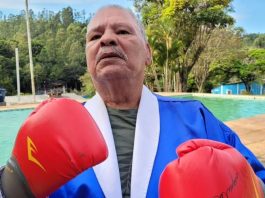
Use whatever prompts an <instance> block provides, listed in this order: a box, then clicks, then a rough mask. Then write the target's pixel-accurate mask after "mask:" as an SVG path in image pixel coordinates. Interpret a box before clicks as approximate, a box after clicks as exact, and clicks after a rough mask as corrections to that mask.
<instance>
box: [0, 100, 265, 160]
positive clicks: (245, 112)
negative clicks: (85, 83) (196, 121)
mask: <svg viewBox="0 0 265 198" xmlns="http://www.w3.org/2000/svg"><path fill="white" fill-rule="evenodd" d="M185 98H186V97H185ZM189 98H191V99H197V100H200V101H201V102H202V103H203V104H204V105H205V106H206V107H208V108H209V109H210V110H211V111H212V112H213V114H214V115H215V116H216V117H217V118H219V119H220V120H222V121H228V120H235V119H239V118H243V117H251V116H255V115H258V114H265V100H254V99H253V100H243V99H242V100H239V99H224V98H211V97H189ZM31 111H32V109H27V110H14V111H1V112H0V152H1V154H0V165H3V164H5V163H6V161H7V159H8V158H9V156H10V153H11V151H12V147H13V143H14V140H15V137H16V134H17V131H18V130H19V127H20V125H21V124H22V123H23V121H24V120H25V119H26V117H27V116H28V115H29V114H30V112H31Z"/></svg>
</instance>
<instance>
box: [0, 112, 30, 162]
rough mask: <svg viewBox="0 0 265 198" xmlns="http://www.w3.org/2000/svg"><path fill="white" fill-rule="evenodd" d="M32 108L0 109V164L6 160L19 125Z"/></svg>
mask: <svg viewBox="0 0 265 198" xmlns="http://www.w3.org/2000/svg"><path fill="white" fill-rule="evenodd" d="M31 111H32V109H23V110H11V111H10V110H9V111H0V152H1V153H0V165H3V164H5V163H6V161H7V160H8V158H9V156H10V153H11V152H12V148H13V144H14V141H15V137H16V135H17V131H18V130H19V127H20V126H21V124H22V123H23V121H24V120H25V119H26V117H27V116H28V115H29V114H30V112H31Z"/></svg>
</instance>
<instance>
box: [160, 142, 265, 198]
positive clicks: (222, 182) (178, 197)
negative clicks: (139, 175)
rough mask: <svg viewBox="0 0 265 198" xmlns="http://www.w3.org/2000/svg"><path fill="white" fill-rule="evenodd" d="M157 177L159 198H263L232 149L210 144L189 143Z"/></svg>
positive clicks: (254, 179)
mask: <svg viewBox="0 0 265 198" xmlns="http://www.w3.org/2000/svg"><path fill="white" fill-rule="evenodd" d="M177 153H178V155H179V158H178V159H177V160H174V161H173V162H171V163H169V164H168V165H167V167H166V168H165V170H164V171H163V173H162V175H161V177H160V184H159V194H160V197H161V198H169V197H170V198H194V197H196V198H206V197H209V198H228V197H229V198H254V197H255V198H263V197H264V196H263V192H262V189H261V185H260V183H259V181H258V178H257V177H256V175H255V173H254V172H253V170H252V168H251V166H250V165H249V164H248V162H247V161H246V159H245V158H244V157H243V156H242V155H241V154H240V153H239V152H238V151H237V150H236V149H234V148H233V147H231V146H229V145H226V144H223V143H220V142H216V141H212V140H203V139H197V140H190V141H187V142H185V143H183V144H182V145H180V146H179V147H178V148H177Z"/></svg>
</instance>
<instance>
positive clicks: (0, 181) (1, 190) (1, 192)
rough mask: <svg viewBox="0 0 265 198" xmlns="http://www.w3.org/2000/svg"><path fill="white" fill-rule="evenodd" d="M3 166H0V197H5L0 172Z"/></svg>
mask: <svg viewBox="0 0 265 198" xmlns="http://www.w3.org/2000/svg"><path fill="white" fill-rule="evenodd" d="M4 169H5V167H4V166H2V167H0V198H5V195H4V191H3V187H2V174H3V172H4Z"/></svg>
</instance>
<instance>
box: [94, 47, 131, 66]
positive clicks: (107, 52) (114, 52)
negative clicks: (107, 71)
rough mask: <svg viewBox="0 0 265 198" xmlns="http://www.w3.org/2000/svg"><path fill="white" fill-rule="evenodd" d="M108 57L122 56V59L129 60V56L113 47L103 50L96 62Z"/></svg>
mask: <svg viewBox="0 0 265 198" xmlns="http://www.w3.org/2000/svg"><path fill="white" fill-rule="evenodd" d="M108 58H120V59H122V60H125V61H126V60H127V56H126V55H124V53H122V52H120V51H119V50H117V49H115V48H112V49H111V50H103V51H101V52H100V53H99V54H98V55H97V56H96V64H98V63H99V62H100V61H101V60H104V59H108Z"/></svg>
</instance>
